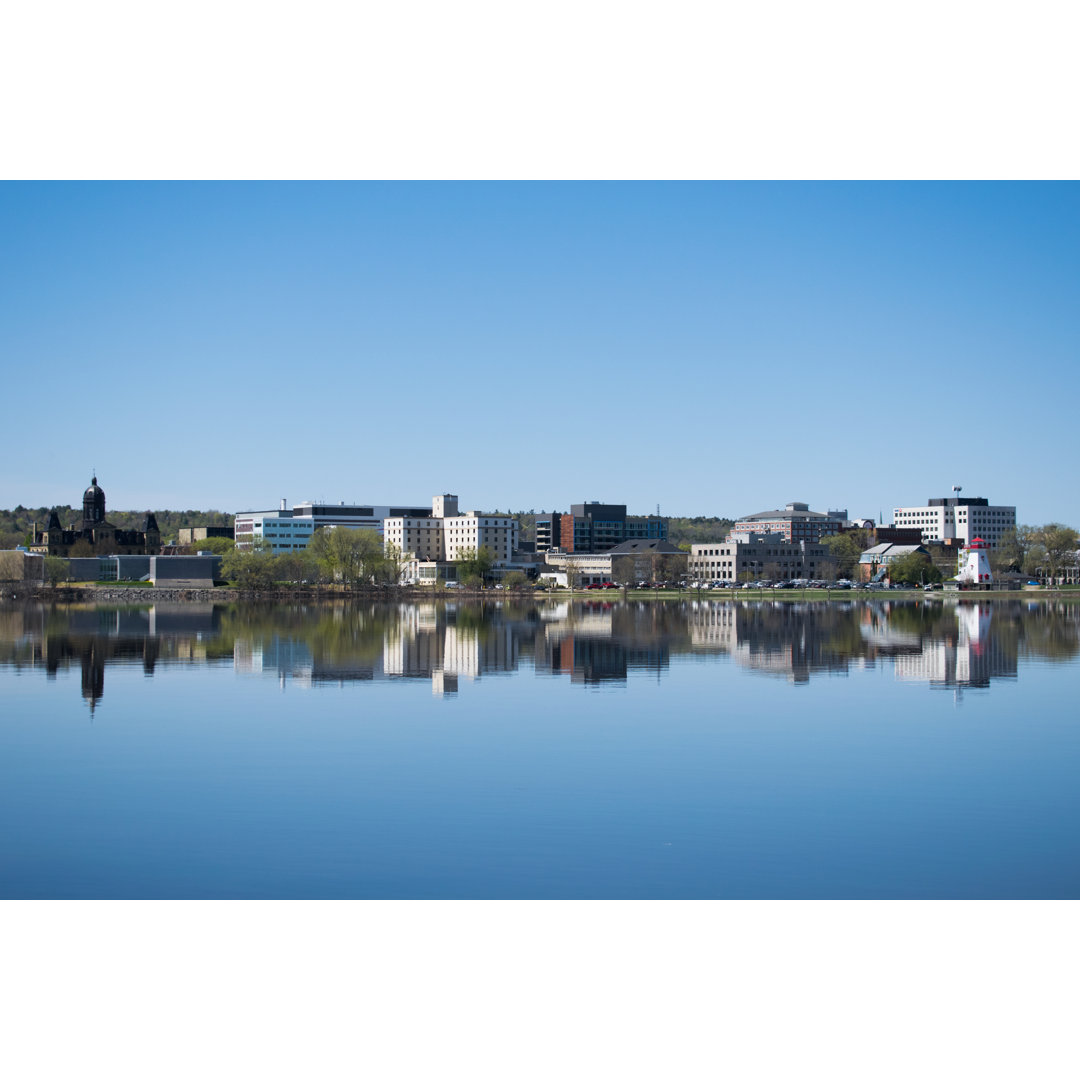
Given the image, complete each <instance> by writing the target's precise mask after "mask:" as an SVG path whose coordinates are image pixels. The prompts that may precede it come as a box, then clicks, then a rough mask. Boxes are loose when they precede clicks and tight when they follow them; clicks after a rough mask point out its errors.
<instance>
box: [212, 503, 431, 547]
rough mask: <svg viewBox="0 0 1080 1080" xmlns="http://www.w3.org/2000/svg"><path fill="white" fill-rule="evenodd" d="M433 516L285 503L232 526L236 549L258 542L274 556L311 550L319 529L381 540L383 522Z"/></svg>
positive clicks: (401, 509) (400, 509)
mask: <svg viewBox="0 0 1080 1080" xmlns="http://www.w3.org/2000/svg"><path fill="white" fill-rule="evenodd" d="M403 514H404V515H409V516H413V517H419V516H424V515H426V516H428V517H430V516H431V511H430V510H429V509H428V508H427V507H425V506H377V505H375V504H373V503H369V504H366V505H364V504H360V503H344V502H339V503H323V502H319V503H315V502H301V503H297V504H296V506H295V507H293V509H292V510H290V509H288V506H287V503H286V500H285V499H282V500H281V505H280V507H279V508H278V509H277V510H247V511H244V512H242V513H239V514H237V515H236V520H235V522H234V524H233V528H234V530H235V536H236V546H237V548H239V549H240V550H241V551H243V550H246V549H248V548H250V547H251V546H252V544H253V543H254V542H256V541H265V542H266V543H267V544H268V545H269V548H270V550H271V551H272V552H275V553H277V552H282V551H297V550H299V549H302V548H306V547H307V546H308V542H309V541H310V540H311V537H312V536H313V535H314V534H315V530H316V529H324V528H327V527H330V526H333V527H335V528H338V527H339V528H346V529H374V530H375V532H377V533H378V534H379V535H380V536H382V532H383V521H385V520H386V518H388V517H397V516H400V515H403Z"/></svg>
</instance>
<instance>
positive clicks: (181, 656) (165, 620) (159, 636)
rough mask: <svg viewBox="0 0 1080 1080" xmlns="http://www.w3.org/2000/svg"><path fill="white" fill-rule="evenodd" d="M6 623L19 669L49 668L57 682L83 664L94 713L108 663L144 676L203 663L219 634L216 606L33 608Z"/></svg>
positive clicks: (83, 688)
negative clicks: (208, 644) (168, 665)
mask: <svg viewBox="0 0 1080 1080" xmlns="http://www.w3.org/2000/svg"><path fill="white" fill-rule="evenodd" d="M5 623H6V625H5V627H4V631H5V633H4V638H5V640H12V641H14V642H15V643H16V649H15V651H14V654H13V656H12V660H13V662H14V664H15V666H16V667H22V666H26V667H28V668H44V669H45V672H46V675H47V677H48V678H50V679H54V678H56V675H57V673H58V672H60V671H67V670H69V669H70V668H71V667H73V666H74V665H75V664H78V665H79V668H80V676H81V692H82V697H83V699H84V700H85V701H86V702H87V703H88V704H89V706H90V712H91V714H93V712H94V710H95V709H96V708H97V705H98V702H100V701H101V699H102V697H103V696H104V694H105V668H106V666H107V665H109V664H125V665H135V664H138V665H140V666H141V667H142V670H143V673H144V674H145V675H153V674H154V670H155V668H156V667H157V665H158V664H159V663H162V662H184V661H187V662H204V661H205V660H206V659H207V657H206V650H205V646H204V644H203V641H204V639H205V638H207V637H212V636H213V635H214V634H215V633H216V616H215V609H214V606H213V605H212V604H155V605H151V606H147V607H138V608H104V607H92V606H85V607H69V608H64V609H56V608H49V607H47V606H45V605H34V606H30V607H23V608H18V609H15V610H14V611H12V612H10V613H7V614H6V617H5ZM9 635H10V636H9Z"/></svg>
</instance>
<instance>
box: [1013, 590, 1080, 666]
mask: <svg viewBox="0 0 1080 1080" xmlns="http://www.w3.org/2000/svg"><path fill="white" fill-rule="evenodd" d="M1018 606H1019V605H1018ZM1020 629H1021V634H1020V635H1019V636H1020V647H1021V648H1022V650H1023V652H1022V655H1024V656H1037V657H1040V658H1041V659H1044V660H1071V659H1073V657H1075V656H1076V655H1077V653H1080V608H1078V607H1077V605H1076V604H1063V603H1042V604H1033V605H1031V606H1030V610H1028V611H1025V612H1024V614H1023V618H1022V620H1021V623H1020Z"/></svg>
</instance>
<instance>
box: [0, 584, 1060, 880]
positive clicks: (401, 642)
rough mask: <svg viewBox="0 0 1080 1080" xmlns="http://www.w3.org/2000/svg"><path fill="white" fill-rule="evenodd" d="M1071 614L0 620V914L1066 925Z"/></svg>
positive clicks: (704, 612)
mask: <svg viewBox="0 0 1080 1080" xmlns="http://www.w3.org/2000/svg"><path fill="white" fill-rule="evenodd" d="M1078 777H1080V605H1070V604H1064V603H1054V602H1048V601H1033V602H1030V603H1027V602H1020V601H992V602H983V603H981V604H980V603H978V602H969V601H967V600H966V599H965V600H962V601H957V600H953V599H946V600H942V599H940V598H937V597H935V598H933V599H926V600H924V599H922V598H919V597H917V598H915V599H903V600H900V601H896V600H891V599H874V600H871V601H855V600H853V601H851V602H844V601H841V602H828V603H800V602H797V601H796V602H791V601H775V602H773V601H767V600H766V601H748V602H740V601H717V602H709V601H693V602H690V601H688V602H686V603H672V602H667V603H660V602H652V603H618V602H614V603H607V602H603V601H599V600H597V601H582V602H575V603H545V604H532V603H523V604H515V603H512V602H510V601H504V602H492V603H485V604H481V603H479V602H465V601H462V602H455V601H448V602H437V603H416V604H413V603H409V604H371V603H367V604H341V605H332V604H322V605H276V606H247V607H245V606H240V605H221V606H214V605H210V604H205V605H199V604H184V605H178V604H154V605H145V606H131V607H101V606H97V607H95V606H82V607H67V606H64V607H61V606H57V607H50V606H47V605H31V606H25V607H19V608H10V607H9V608H5V609H3V610H0V896H3V897H59V898H65V897H74V898H92V897H110V898H128V897H130V898H155V897H184V898H187V897H275V898H331V897H343V898H364V897H386V898H735V897H741V898H877V897H881V898H918V897H927V898H931V897H935V898H938V897H940V898H998V897H1029V898H1031V897H1039V898H1052V897H1054V898H1056V897H1070V898H1075V897H1077V896H1080V783H1078V782H1077V780H1078Z"/></svg>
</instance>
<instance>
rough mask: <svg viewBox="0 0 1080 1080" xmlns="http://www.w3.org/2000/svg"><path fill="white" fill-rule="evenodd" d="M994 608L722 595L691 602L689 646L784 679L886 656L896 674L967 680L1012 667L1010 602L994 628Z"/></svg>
mask: <svg viewBox="0 0 1080 1080" xmlns="http://www.w3.org/2000/svg"><path fill="white" fill-rule="evenodd" d="M998 609H999V610H1000V611H1001V612H1002V613H1003V614H1005V609H1004V608H1002V607H1001V605H998ZM993 611H994V607H993V606H991V605H990V604H982V605H971V604H963V605H952V604H949V605H944V604H942V603H941V602H925V601H914V602H913V601H911V600H905V601H891V600H890V601H880V602H871V603H867V602H841V603H829V604H802V603H798V602H784V601H773V602H767V601H766V602H761V601H757V602H753V601H751V602H739V601H719V602H716V603H709V602H703V603H701V602H699V603H696V604H692V605H691V611H690V616H689V622H690V637H691V641H692V643H693V646H694V648H695V649H698V650H707V651H717V652H723V653H727V654H729V655H730V656H731V657H732V658H733V659H734V660H735V661H736V662H737V663H739V664H740V665H742V666H743V667H746V668H750V669H752V670H754V671H758V672H761V673H763V674H769V675H779V676H783V677H786V678H787V679H789V680H790V681H791V682H797V683H802V682H807V681H808V680H809V679H810V676H811V675H812V674H815V673H829V672H836V673H842V672H846V671H848V669H849V668H850V666H851V664H853V663H856V664H859V665H862V666H873V665H874V664H876V663H878V662H879V661H891V662H892V664H893V669H894V671H895V673H896V677H897V678H898V679H902V680H911V681H913V680H921V681H925V682H929V683H931V685H935V686H959V687H964V686H987V685H989V681H990V679H991V678H1015V677H1016V673H1017V647H1016V645H1017V640H1018V637H1019V636H1020V631H1019V629H1018V627H1019V623H1018V621H1017V612H1016V611H1015V610H1009V611H1008V612H1007V614H1005V618H1004V619H1000V620H999V621H1001V622H1002V623H1003V624H1004V625H1002V626H1001V627H1000V630H999V632H998V633H993V632H992V628H991V615H992V612H993Z"/></svg>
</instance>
